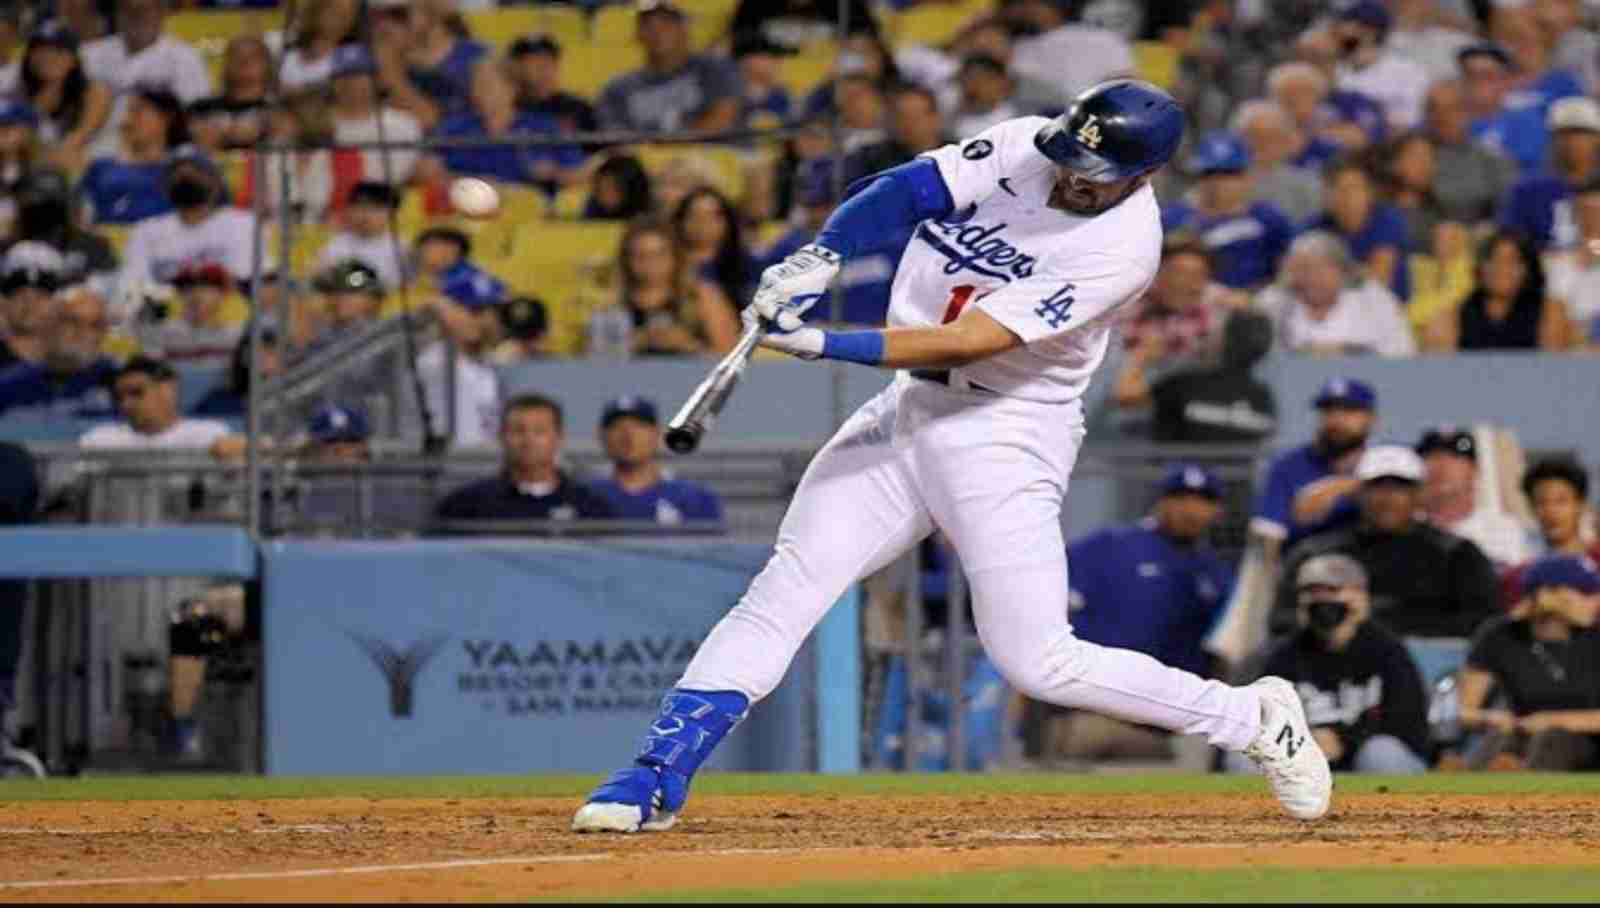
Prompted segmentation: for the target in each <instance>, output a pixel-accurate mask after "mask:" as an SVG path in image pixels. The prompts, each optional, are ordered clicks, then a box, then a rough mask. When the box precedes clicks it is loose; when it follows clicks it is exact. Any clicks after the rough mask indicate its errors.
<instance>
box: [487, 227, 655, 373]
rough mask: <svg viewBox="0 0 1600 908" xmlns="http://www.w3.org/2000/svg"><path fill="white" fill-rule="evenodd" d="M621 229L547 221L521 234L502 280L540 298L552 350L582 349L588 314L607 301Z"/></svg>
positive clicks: (574, 351) (569, 351)
mask: <svg viewBox="0 0 1600 908" xmlns="http://www.w3.org/2000/svg"><path fill="white" fill-rule="evenodd" d="M623 229H624V225H623V224H622V223H620V222H617V221H573V222H562V221H546V222H544V223H542V224H539V225H537V226H536V227H534V228H531V229H525V230H523V231H520V232H519V235H518V237H517V246H516V248H517V252H516V255H515V256H514V259H513V261H511V262H510V263H508V265H507V267H508V268H511V269H512V270H513V271H514V274H502V275H501V276H502V277H505V278H506V279H507V280H508V282H510V283H511V284H512V285H513V286H515V287H517V288H518V289H519V290H521V291H522V292H524V293H528V294H530V295H533V296H537V297H539V298H540V299H542V300H544V302H545V305H546V307H547V310H548V312H549V315H550V334H551V344H552V347H553V349H555V350H557V351H559V352H563V353H576V352H578V351H580V350H581V349H582V347H583V331H584V325H585V324H587V322H588V318H589V313H590V312H591V311H592V310H593V309H594V307H595V306H596V305H604V304H605V303H606V302H607V301H609V300H610V299H611V296H610V289H609V284H610V283H611V274H610V272H611V270H612V263H613V262H614V261H615V260H616V257H617V247H618V245H619V244H620V243H621V240H622V232H623ZM497 273H498V272H497Z"/></svg>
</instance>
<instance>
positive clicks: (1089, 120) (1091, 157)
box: [1033, 79, 1183, 183]
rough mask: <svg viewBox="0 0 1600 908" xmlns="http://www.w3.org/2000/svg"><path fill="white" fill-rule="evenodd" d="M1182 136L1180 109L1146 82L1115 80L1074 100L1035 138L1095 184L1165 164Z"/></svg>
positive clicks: (1051, 154)
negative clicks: (1064, 111)
mask: <svg viewBox="0 0 1600 908" xmlns="http://www.w3.org/2000/svg"><path fill="white" fill-rule="evenodd" d="M1182 139H1183V109H1182V108H1180V107H1178V102H1176V101H1174V100H1172V96H1171V95H1169V94H1167V93H1166V92H1164V91H1162V90H1161V89H1159V88H1157V87H1155V86H1154V85H1151V84H1150V83H1149V82H1141V81H1139V80H1137V79H1114V80H1112V81H1110V82H1101V83H1100V84H1099V85H1096V86H1093V87H1092V88H1089V89H1087V90H1085V91H1084V92H1083V93H1082V94H1080V95H1078V96H1077V97H1076V98H1073V99H1072V104H1071V105H1069V106H1068V107H1067V111H1066V113H1063V114H1062V115H1061V116H1059V117H1057V118H1055V119H1054V120H1051V121H1050V122H1049V123H1048V124H1047V125H1046V126H1045V127H1044V128H1043V129H1041V130H1039V132H1038V134H1037V135H1035V136H1034V137H1033V144H1034V145H1035V146H1037V147H1038V149H1039V151H1040V152H1042V153H1043V154H1044V156H1045V157H1047V158H1049V159H1050V160H1052V161H1054V162H1056V163H1057V164H1060V165H1062V166H1064V167H1070V168H1071V169H1073V170H1074V171H1077V172H1078V173H1080V174H1082V175H1083V176H1085V177H1087V178H1088V179H1091V180H1094V181H1095V182H1097V183H1114V182H1116V181H1117V180H1122V179H1126V178H1128V177H1133V176H1138V175H1139V174H1142V173H1149V172H1150V171H1152V170H1154V169H1156V168H1157V167H1160V166H1161V165H1162V164H1165V163H1166V162H1167V161H1168V160H1169V159H1170V158H1171V157H1172V155H1173V153H1174V152H1176V151H1177V150H1178V143H1179V142H1180V141H1181V140H1182Z"/></svg>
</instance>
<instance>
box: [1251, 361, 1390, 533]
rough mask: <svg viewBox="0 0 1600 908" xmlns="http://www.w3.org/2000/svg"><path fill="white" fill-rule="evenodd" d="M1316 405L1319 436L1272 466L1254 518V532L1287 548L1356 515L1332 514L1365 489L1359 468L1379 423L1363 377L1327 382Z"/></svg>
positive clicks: (1374, 399) (1374, 394) (1373, 396)
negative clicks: (1356, 468)
mask: <svg viewBox="0 0 1600 908" xmlns="http://www.w3.org/2000/svg"><path fill="white" fill-rule="evenodd" d="M1311 405H1312V406H1313V407H1315V408H1316V410H1317V413H1318V416H1319V425H1318V427H1317V437H1316V438H1315V439H1313V440H1312V441H1311V443H1310V444H1305V445H1301V446H1300V447H1298V448H1294V449H1291V450H1288V451H1285V452H1283V453H1282V454H1279V455H1278V456H1277V457H1276V458H1275V459H1274V460H1273V461H1272V465H1271V466H1269V467H1268V468H1267V478H1266V481H1265V482H1264V483H1263V484H1262V486H1261V490H1260V493H1259V494H1258V496H1257V498H1256V506H1255V514H1254V516H1252V517H1251V518H1250V530H1251V532H1253V533H1255V534H1258V535H1259V536H1262V537H1264V538H1265V539H1267V540H1270V541H1272V542H1274V543H1279V544H1281V545H1282V548H1283V549H1288V548H1289V547H1290V546H1292V545H1294V544H1295V543H1296V542H1299V541H1300V540H1301V539H1304V538H1305V537H1306V536H1309V535H1311V534H1312V533H1315V532H1317V531H1319V530H1322V529H1326V528H1327V527H1329V526H1331V525H1333V523H1335V522H1339V521H1340V520H1342V519H1343V518H1348V517H1350V516H1352V515H1353V513H1354V512H1353V509H1351V510H1349V511H1346V512H1342V513H1340V514H1338V515H1333V514H1331V513H1330V512H1331V511H1332V509H1333V508H1334V505H1335V504H1336V503H1337V502H1338V501H1339V500H1340V499H1342V498H1345V497H1346V496H1350V495H1351V494H1352V493H1354V492H1355V491H1356V489H1358V488H1359V487H1360V484H1361V483H1360V480H1358V479H1356V478H1355V467H1356V463H1357V462H1358V461H1359V460H1360V459H1361V452H1362V451H1363V450H1364V449H1365V447H1366V444H1367V437H1368V436H1369V435H1371V434H1372V429H1373V426H1374V424H1375V423H1376V422H1377V415H1376V410H1377V407H1378V395H1377V392H1375V391H1373V389H1372V386H1371V385H1369V384H1367V383H1366V382H1364V381H1362V380H1360V379H1358V378H1344V377H1340V378H1330V379H1328V381H1326V382H1324V383H1323V385H1322V388H1321V389H1320V390H1318V391H1317V394H1316V396H1315V397H1314V398H1312V400H1311ZM1313 487H1315V488H1313ZM1330 517H1331V518H1333V519H1332V520H1330Z"/></svg>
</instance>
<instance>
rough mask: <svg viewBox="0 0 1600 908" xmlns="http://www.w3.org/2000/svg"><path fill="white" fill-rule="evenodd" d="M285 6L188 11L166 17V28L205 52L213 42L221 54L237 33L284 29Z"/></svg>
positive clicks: (170, 32) (168, 31)
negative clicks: (258, 8) (259, 8)
mask: <svg viewBox="0 0 1600 908" xmlns="http://www.w3.org/2000/svg"><path fill="white" fill-rule="evenodd" d="M283 15H284V8H283V7H278V8H276V9H261V10H191V11H188V12H181V13H174V14H172V15H170V16H168V17H167V19H166V26H165V31H166V33H167V34H169V35H171V36H173V37H174V38H181V39H182V40H184V41H187V42H188V43H190V44H192V45H194V46H195V47H196V48H199V50H200V51H201V53H206V52H207V49H208V47H210V46H212V45H215V47H216V53H221V52H222V48H223V47H225V46H226V45H227V43H228V41H229V40H231V39H233V38H237V37H239V36H240V35H262V34H266V33H267V32H270V31H275V30H278V29H281V28H283Z"/></svg>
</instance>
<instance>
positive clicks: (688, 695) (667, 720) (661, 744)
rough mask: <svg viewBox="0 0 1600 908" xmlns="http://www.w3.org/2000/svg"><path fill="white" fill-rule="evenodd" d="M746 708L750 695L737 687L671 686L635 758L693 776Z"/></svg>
mask: <svg viewBox="0 0 1600 908" xmlns="http://www.w3.org/2000/svg"><path fill="white" fill-rule="evenodd" d="M749 711H750V699H749V698H748V697H746V696H745V695H744V694H741V693H739V692H738V691H733V690H719V691H699V690H674V691H672V692H671V693H669V694H667V695H666V696H665V697H662V698H661V712H660V713H659V714H658V715H657V716H656V718H655V721H653V722H651V723H650V731H649V732H648V733H647V734H646V735H645V738H644V747H643V748H642V749H641V750H640V751H639V755H638V756H636V757H634V761H635V762H637V763H642V764H644V765H646V766H659V767H662V768H665V769H671V770H673V771H674V772H679V773H682V774H683V775H685V776H692V775H694V772H695V770H697V769H699V768H700V764H701V763H704V762H705V760H706V758H707V757H709V756H711V752H712V751H713V750H715V749H716V747H717V745H718V744H719V743H721V741H722V739H723V738H724V737H726V736H727V734H728V732H730V731H733V727H734V726H735V725H738V724H739V722H740V721H741V720H742V719H744V717H745V715H746V714H747V713H749Z"/></svg>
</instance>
